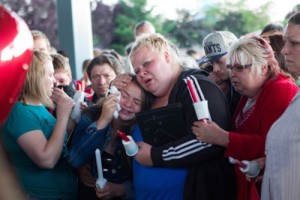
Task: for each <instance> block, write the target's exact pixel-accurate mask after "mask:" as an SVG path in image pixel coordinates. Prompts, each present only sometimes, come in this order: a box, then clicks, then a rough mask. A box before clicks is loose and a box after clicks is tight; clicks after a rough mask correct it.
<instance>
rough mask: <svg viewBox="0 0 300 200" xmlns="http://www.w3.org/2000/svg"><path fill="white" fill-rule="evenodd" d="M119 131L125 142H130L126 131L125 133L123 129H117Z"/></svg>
mask: <svg viewBox="0 0 300 200" xmlns="http://www.w3.org/2000/svg"><path fill="white" fill-rule="evenodd" d="M117 133H118V136H119V137H120V138H121V139H122V140H124V141H125V142H129V141H130V140H129V138H128V137H127V136H126V135H125V133H123V132H122V131H119V130H118V131H117Z"/></svg>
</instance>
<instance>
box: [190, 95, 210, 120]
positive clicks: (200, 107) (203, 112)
mask: <svg viewBox="0 0 300 200" xmlns="http://www.w3.org/2000/svg"><path fill="white" fill-rule="evenodd" d="M193 106H194V109H195V112H196V115H197V118H198V120H202V119H209V120H211V117H210V114H209V110H208V104H207V101H206V100H204V101H199V102H196V103H193Z"/></svg>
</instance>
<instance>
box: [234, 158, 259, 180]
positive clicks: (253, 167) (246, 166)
mask: <svg viewBox="0 0 300 200" xmlns="http://www.w3.org/2000/svg"><path fill="white" fill-rule="evenodd" d="M229 162H230V163H231V164H237V165H238V166H239V168H240V170H241V172H243V173H244V174H246V175H247V176H249V177H250V178H255V177H256V176H258V174H259V172H260V169H259V165H258V163H257V162H255V161H251V162H249V161H247V160H243V161H239V160H237V159H234V158H232V157H229Z"/></svg>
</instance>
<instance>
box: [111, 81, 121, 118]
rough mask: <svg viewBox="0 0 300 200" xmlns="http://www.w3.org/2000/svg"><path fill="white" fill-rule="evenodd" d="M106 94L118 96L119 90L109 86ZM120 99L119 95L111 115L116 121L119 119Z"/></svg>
mask: <svg viewBox="0 0 300 200" xmlns="http://www.w3.org/2000/svg"><path fill="white" fill-rule="evenodd" d="M108 92H109V93H111V94H114V93H118V94H120V92H119V90H118V89H117V87H116V86H111V87H110V88H109V91H108ZM120 99H121V95H119V96H118V103H117V110H115V111H114V113H113V115H114V118H115V119H117V118H118V117H119V111H120V110H121V106H120V104H119V102H120Z"/></svg>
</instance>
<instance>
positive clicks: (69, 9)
mask: <svg viewBox="0 0 300 200" xmlns="http://www.w3.org/2000/svg"><path fill="white" fill-rule="evenodd" d="M57 15H58V37H59V47H60V48H59V50H64V51H66V52H67V53H68V55H69V57H70V65H71V70H72V75H73V79H79V78H81V77H82V71H81V67H82V63H83V61H84V60H85V59H88V58H89V59H91V58H93V39H92V38H93V36H92V22H91V21H92V20H91V8H90V0H57Z"/></svg>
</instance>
